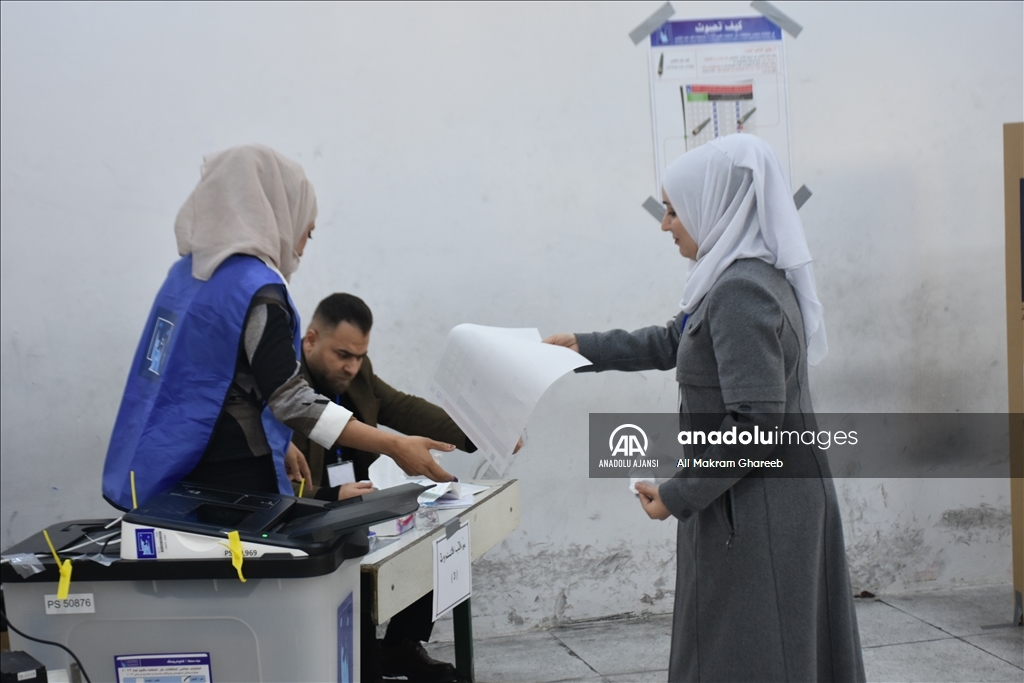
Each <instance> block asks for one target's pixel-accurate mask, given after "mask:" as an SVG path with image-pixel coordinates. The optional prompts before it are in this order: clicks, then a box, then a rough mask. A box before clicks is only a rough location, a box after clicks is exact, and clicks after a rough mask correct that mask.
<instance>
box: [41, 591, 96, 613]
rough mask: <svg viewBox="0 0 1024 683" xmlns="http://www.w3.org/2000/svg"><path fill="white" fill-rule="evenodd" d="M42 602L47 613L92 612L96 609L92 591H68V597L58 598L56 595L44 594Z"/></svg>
mask: <svg viewBox="0 0 1024 683" xmlns="http://www.w3.org/2000/svg"><path fill="white" fill-rule="evenodd" d="M43 604H44V605H45V606H46V613H47V614H93V613H94V612H95V611H96V598H95V597H93V594H92V593H68V597H66V598H64V599H63V600H58V599H57V595H56V594H53V595H44V596H43Z"/></svg>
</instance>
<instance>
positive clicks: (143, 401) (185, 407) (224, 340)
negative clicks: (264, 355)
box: [103, 254, 302, 510]
mask: <svg viewBox="0 0 1024 683" xmlns="http://www.w3.org/2000/svg"><path fill="white" fill-rule="evenodd" d="M271 284H277V285H282V284H283V283H282V281H281V277H280V276H279V275H278V274H277V273H275V272H274V271H273V270H271V269H270V268H269V267H267V266H266V264H264V263H263V262H262V261H260V260H259V259H258V258H256V257H253V256H242V255H237V254H236V255H235V256H232V257H230V258H228V259H227V260H226V261H224V262H223V263H222V264H221V265H220V266H219V267H218V268H217V271H216V272H215V273H214V274H213V276H212V277H211V278H210V279H209V280H208V281H205V282H204V281H203V280H198V279H196V278H194V277H192V257H191V255H189V256H185V257H183V258H182V259H180V260H179V261H178V262H177V263H175V264H174V265H173V266H172V267H171V270H170V272H169V273H168V274H167V279H166V280H165V281H164V284H163V286H162V287H161V288H160V293H159V294H157V296H156V301H155V302H154V303H153V309H152V310H151V311H150V313H149V319H148V321H147V322H146V327H145V328H143V331H142V339H141V340H140V341H139V348H138V350H136V352H135V360H134V361H132V366H131V370H130V371H129V373H128V383H127V385H126V386H125V389H124V397H123V398H122V399H121V408H120V410H119V411H118V414H117V421H116V422H115V423H114V433H113V434H112V435H111V437H110V447H109V448H108V449H107V460H106V462H105V463H104V465H103V496H104V498H106V499H107V500H108V501H110V502H111V503H113V504H114V505H116V506H117V507H120V508H122V509H125V510H128V509H131V508H132V507H133V505H132V485H131V473H132V472H135V492H136V497H137V499H138V505H142V504H143V503H144V502H146V501H147V500H149V499H150V498H151V497H153V496H154V495H156V494H158V493H162V492H163V491H166V490H167V489H169V488H170V487H171V486H173V485H174V484H176V483H177V482H178V481H180V480H181V479H183V478H184V477H185V476H186V475H187V474H188V473H189V472H191V471H192V470H193V468H195V466H196V465H198V464H199V460H200V459H201V458H202V456H203V453H204V452H205V451H206V446H207V444H208V443H209V441H210V437H211V435H212V434H213V428H214V425H215V424H216V423H217V417H218V416H219V415H220V412H221V408H222V407H223V405H224V400H225V399H226V398H227V395H228V388H229V387H230V386H231V381H232V380H233V379H234V375H235V365H236V362H237V359H238V350H239V348H240V343H241V339H242V332H243V328H244V326H245V317H246V314H247V313H248V312H249V304H250V303H251V301H252V298H253V296H255V294H256V292H257V291H259V289H260V288H261V287H263V286H264V285H271ZM288 305H289V306H290V307H291V320H292V332H293V333H294V336H295V355H296V358H298V354H299V349H300V344H301V341H302V336H301V333H300V326H299V316H298V313H297V312H296V310H295V304H294V303H293V302H292V300H291V297H290V296H288ZM262 421H263V428H264V430H265V431H266V435H267V441H268V442H269V443H270V448H271V450H272V452H273V458H274V469H275V470H276V471H277V479H278V486H279V488H280V490H281V493H284V494H287V495H292V487H291V484H290V483H289V481H288V477H287V475H286V474H285V469H284V455H285V452H286V450H287V448H288V443H289V441H291V436H292V431H291V430H290V429H289V428H288V427H286V426H285V425H283V424H282V423H281V422H279V421H278V420H277V419H276V418H275V417H274V416H273V415H272V414H271V412H270V409H269V408H264V410H263V415H262Z"/></svg>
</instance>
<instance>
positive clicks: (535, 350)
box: [427, 324, 590, 476]
mask: <svg viewBox="0 0 1024 683" xmlns="http://www.w3.org/2000/svg"><path fill="white" fill-rule="evenodd" d="M589 364H590V362H589V361H588V360H587V359H586V358H584V357H583V356H581V355H580V354H578V353H576V352H575V351H570V350H569V349H567V348H565V347H563V346H553V345H551V344H542V343H541V337H540V332H538V331H537V329H536V328H517V329H512V328H504V327H485V326H483V325H471V324H463V325H457V326H456V327H454V328H452V331H451V332H449V333H448V339H447V340H446V341H445V345H444V350H443V351H442V352H441V360H440V361H439V362H438V365H437V370H436V371H435V372H434V376H433V378H432V379H431V381H430V384H429V386H428V387H427V393H428V395H430V396H432V397H433V398H434V399H436V401H437V402H438V403H439V404H440V405H441V407H443V408H444V409H445V412H447V413H448V415H449V416H450V417H451V418H452V419H453V420H455V424H457V425H459V427H460V428H461V429H462V431H464V432H465V433H466V436H468V437H469V438H470V439H471V440H472V441H473V443H474V444H476V447H477V449H478V452H479V453H481V454H482V455H483V456H484V457H485V458H486V459H487V461H488V462H489V463H490V464H491V466H492V467H493V468H494V469H495V470H496V471H497V472H498V476H504V475H505V471H506V470H507V469H508V466H509V465H510V464H511V462H512V451H513V449H515V446H516V442H517V441H519V437H520V435H521V434H522V433H523V430H524V429H525V428H526V423H527V422H528V421H529V419H530V413H532V412H533V409H534V407H535V406H536V405H537V402H538V401H540V397H541V396H543V395H544V392H545V391H547V388H548V387H549V386H551V385H552V384H553V383H554V381H555V380H556V379H558V378H559V377H561V376H562V375H564V374H565V373H567V372H569V371H570V370H575V369H576V368H579V367H583V366H584V365H589Z"/></svg>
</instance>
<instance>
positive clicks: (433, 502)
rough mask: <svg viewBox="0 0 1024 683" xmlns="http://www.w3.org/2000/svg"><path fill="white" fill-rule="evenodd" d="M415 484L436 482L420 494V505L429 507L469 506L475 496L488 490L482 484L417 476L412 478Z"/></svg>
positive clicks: (423, 484) (427, 484) (426, 484)
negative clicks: (436, 480)
mask: <svg viewBox="0 0 1024 683" xmlns="http://www.w3.org/2000/svg"><path fill="white" fill-rule="evenodd" d="M409 481H411V482H412V483H414V484H420V485H421V486H429V485H431V484H434V488H432V489H428V490H427V491H424V492H423V493H421V494H420V497H419V498H418V500H419V503H420V505H426V506H428V507H433V508H438V509H445V508H468V507H469V506H470V505H472V504H473V496H474V495H475V494H477V493H480V492H481V491H486V490H487V487H486V486H482V485H481V484H468V483H465V482H459V481H449V482H445V483H443V484H437V483H435V482H432V481H430V480H429V479H424V478H422V477H417V478H414V479H410V480H409Z"/></svg>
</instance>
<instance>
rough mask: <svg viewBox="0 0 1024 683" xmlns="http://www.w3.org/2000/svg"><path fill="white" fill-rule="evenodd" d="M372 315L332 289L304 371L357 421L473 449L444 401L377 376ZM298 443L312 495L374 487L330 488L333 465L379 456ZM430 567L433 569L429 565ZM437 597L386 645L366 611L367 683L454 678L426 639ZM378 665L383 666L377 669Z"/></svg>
mask: <svg viewBox="0 0 1024 683" xmlns="http://www.w3.org/2000/svg"><path fill="white" fill-rule="evenodd" d="M372 325H373V315H372V314H371V313H370V309H369V307H367V305H366V304H365V303H364V302H363V300H362V299H360V298H359V297H356V296H352V295H351V294H332V295H331V296H329V297H327V298H326V299H324V300H323V301H321V302H320V304H319V305H318V306H317V309H316V312H315V313H314V314H313V319H312V320H311V321H310V325H309V328H308V329H307V330H306V335H305V337H304V338H303V340H302V356H303V357H302V368H301V373H302V375H303V376H304V377H305V379H306V380H307V381H308V382H309V383H310V385H311V386H312V387H313V388H314V389H315V390H316V391H317V392H319V393H320V394H322V395H324V396H327V397H330V398H331V399H332V400H333V401H334V402H335V403H337V404H339V405H341V406H343V407H345V408H346V409H348V410H350V411H351V412H352V413H353V414H354V415H355V417H356V419H358V420H360V421H362V422H363V423H365V424H367V425H370V426H373V427H376V426H377V425H378V424H381V425H385V426H387V427H390V428H391V429H394V430H396V431H399V432H402V433H403V434H408V435H412V436H426V437H429V438H432V439H436V440H438V441H444V442H446V443H451V444H454V445H455V446H456V447H457V448H459V449H461V450H463V451H466V452H470V453H471V452H473V451H475V450H476V446H474V445H473V444H472V442H470V440H469V439H468V438H466V435H465V434H463V432H462V430H461V429H459V428H458V426H457V425H456V424H455V423H454V422H453V421H452V419H451V418H450V417H448V415H447V414H446V413H445V412H444V410H442V409H441V408H439V407H438V406H436V405H434V404H432V403H429V402H428V401H425V400H423V399H422V398H418V397H416V396H410V395H409V394H405V393H402V392H401V391H398V390H396V389H393V388H392V387H390V386H389V385H388V384H387V383H385V382H384V381H383V380H381V379H380V378H379V377H377V376H376V375H375V374H374V373H373V365H372V364H371V363H370V359H369V358H368V357H367V355H366V352H367V349H368V348H369V346H370V328H371V327H372ZM293 443H294V444H295V446H296V447H298V449H299V450H300V451H301V452H302V453H303V454H304V455H305V456H306V458H307V459H308V461H309V469H310V473H311V475H312V479H313V481H312V483H313V485H312V486H310V487H307V488H306V491H307V492H308V493H306V494H305V495H311V496H315V497H317V498H322V499H330V500H336V499H338V498H339V497H341V498H347V497H350V496H354V495H360V494H361V493H364V492H367V491H368V490H369V488H368V487H369V485H368V484H345V485H344V486H335V487H331V486H330V474H329V469H328V468H331V467H332V466H333V465H336V464H339V463H342V462H351V463H352V465H353V467H354V470H355V472H354V474H355V479H356V481H363V480H365V479H368V478H369V475H368V468H369V467H370V464H371V463H372V462H373V461H374V460H376V459H377V458H378V457H380V456H379V455H378V454H377V453H367V452H366V451H361V450H356V449H352V448H347V447H339V446H335V447H334V448H332V449H330V450H328V449H325V448H324V447H323V446H320V445H319V444H317V443H316V442H314V441H311V440H309V439H308V438H304V437H302V436H301V435H300V434H298V433H296V434H295V437H294V438H293ZM424 571H429V568H424ZM432 600H433V596H432V595H431V594H430V593H428V594H427V595H426V596H424V597H423V598H421V599H420V600H418V601H416V602H415V603H413V604H412V605H410V606H409V607H407V608H406V609H405V610H403V611H402V612H400V613H398V614H396V615H395V616H394V617H393V618H392V619H391V623H390V624H389V625H388V630H387V634H386V635H385V636H384V641H383V643H378V642H377V640H376V629H375V627H374V625H373V622H372V621H371V620H370V618H369V615H368V614H367V613H365V612H364V614H363V630H362V633H363V638H362V640H363V648H362V653H363V680H376V679H377V678H379V677H380V676H381V675H384V676H407V677H408V678H409V680H417V681H455V680H456V676H455V668H454V667H453V666H452V665H451V664H448V663H445V662H438V661H435V660H433V659H431V658H430V656H429V655H428V654H427V653H426V651H425V650H424V649H423V646H422V645H421V644H420V642H421V641H426V640H429V638H430V632H431V630H432V629H433V626H434V624H433V620H432V618H431V617H432V615H431V610H432V607H433V605H432ZM375 665H379V669H378V668H377V666H375Z"/></svg>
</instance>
